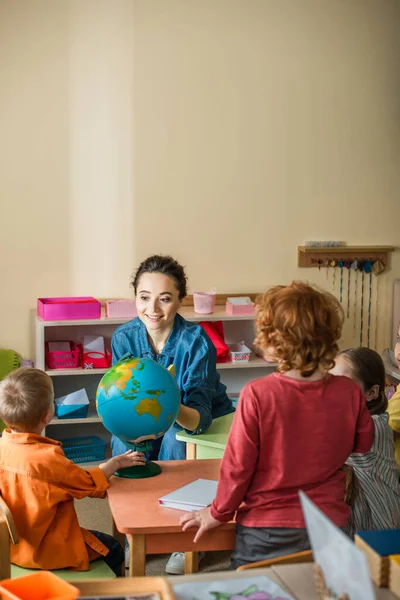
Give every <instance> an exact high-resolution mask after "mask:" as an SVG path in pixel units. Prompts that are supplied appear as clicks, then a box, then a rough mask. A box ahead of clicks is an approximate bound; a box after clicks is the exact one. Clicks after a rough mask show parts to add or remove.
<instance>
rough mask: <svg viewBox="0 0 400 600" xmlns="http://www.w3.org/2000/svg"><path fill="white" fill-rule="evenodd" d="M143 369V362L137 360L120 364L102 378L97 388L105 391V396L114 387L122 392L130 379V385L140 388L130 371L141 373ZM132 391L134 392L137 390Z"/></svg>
mask: <svg viewBox="0 0 400 600" xmlns="http://www.w3.org/2000/svg"><path fill="white" fill-rule="evenodd" d="M143 367H144V363H143V361H141V360H140V359H137V358H136V359H132V360H130V361H129V362H124V363H121V364H120V365H118V364H117V365H115V367H114V368H113V369H110V370H109V371H107V373H106V374H105V375H104V376H103V379H102V380H101V382H100V384H99V387H100V388H101V389H103V390H104V391H105V393H106V395H107V396H108V394H109V391H110V389H111V388H112V387H113V386H114V385H115V387H116V388H118V389H119V390H124V389H125V387H126V385H127V383H128V381H129V380H130V379H132V385H136V386H137V387H138V388H140V384H139V382H138V381H136V380H135V378H134V377H133V373H132V371H141V370H142V369H143ZM133 391H134V392H136V391H137V389H135V390H133Z"/></svg>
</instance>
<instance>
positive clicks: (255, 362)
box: [217, 356, 278, 371]
mask: <svg viewBox="0 0 400 600" xmlns="http://www.w3.org/2000/svg"><path fill="white" fill-rule="evenodd" d="M277 366H278V363H270V362H267V361H265V360H263V359H262V358H258V357H257V356H252V357H250V360H249V362H226V363H217V371H219V370H221V369H258V368H261V369H263V368H265V369H275V368H276V367H277Z"/></svg>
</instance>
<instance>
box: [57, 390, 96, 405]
mask: <svg viewBox="0 0 400 600" xmlns="http://www.w3.org/2000/svg"><path fill="white" fill-rule="evenodd" d="M55 403H56V404H57V405H60V404H63V405H64V406H65V405H67V404H68V405H69V404H89V398H88V395H87V393H86V390H85V388H82V389H81V390H76V392H71V393H70V394H67V395H66V396H60V397H59V398H56V399H55Z"/></svg>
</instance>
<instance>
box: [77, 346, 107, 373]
mask: <svg viewBox="0 0 400 600" xmlns="http://www.w3.org/2000/svg"><path fill="white" fill-rule="evenodd" d="M111 358H112V355H111V352H109V350H106V351H105V353H103V352H83V353H82V368H83V369H108V367H110V366H111Z"/></svg>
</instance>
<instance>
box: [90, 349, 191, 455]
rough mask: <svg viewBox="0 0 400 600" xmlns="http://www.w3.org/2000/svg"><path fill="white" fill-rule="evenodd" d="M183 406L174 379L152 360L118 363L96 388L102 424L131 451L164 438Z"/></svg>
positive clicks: (130, 358)
mask: <svg viewBox="0 0 400 600" xmlns="http://www.w3.org/2000/svg"><path fill="white" fill-rule="evenodd" d="M180 405H181V396H180V391H179V388H178V385H177V383H176V381H175V377H174V376H173V375H172V373H171V372H170V371H169V370H168V369H166V368H165V367H162V366H161V365H159V364H158V363H157V362H155V361H154V360H151V359H149V358H132V357H129V358H125V359H123V360H121V361H119V362H118V363H116V364H115V365H113V366H112V367H111V368H110V369H109V370H108V371H107V373H105V375H104V376H103V377H102V379H101V381H100V383H99V386H98V388H97V394H96V407H97V412H98V415H99V417H100V420H101V422H102V423H103V425H104V427H105V428H106V429H107V430H108V431H109V432H110V433H112V434H114V435H115V436H117V437H118V438H119V439H120V440H121V441H123V442H124V443H125V444H126V445H127V446H128V447H131V448H136V447H137V446H138V445H140V444H143V443H145V442H149V441H151V440H152V439H156V438H158V437H160V436H162V435H164V434H165V433H166V432H167V431H168V429H169V428H170V427H172V425H173V424H174V422H175V420H176V417H177V415H178V412H179V408H180Z"/></svg>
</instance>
